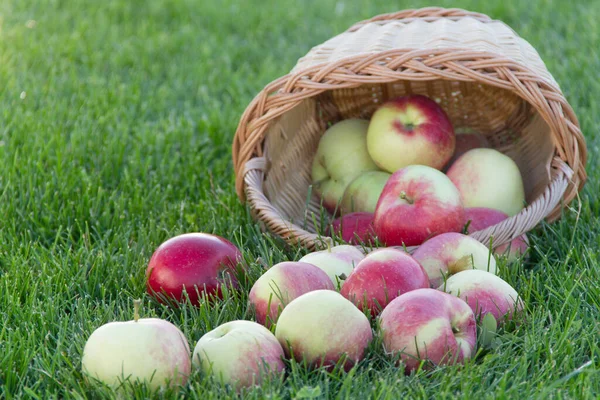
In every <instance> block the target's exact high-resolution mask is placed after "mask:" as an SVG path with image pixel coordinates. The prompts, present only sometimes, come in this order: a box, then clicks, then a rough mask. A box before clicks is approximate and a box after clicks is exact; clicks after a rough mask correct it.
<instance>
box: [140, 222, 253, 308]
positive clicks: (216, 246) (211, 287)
mask: <svg viewBox="0 0 600 400" xmlns="http://www.w3.org/2000/svg"><path fill="white" fill-rule="evenodd" d="M242 271H243V264H242V253H240V251H239V249H238V248H237V247H235V245H233V243H231V242H229V241H228V240H226V239H224V238H222V237H219V236H216V235H211V234H208V233H186V234H183V235H179V236H175V237H173V238H171V239H169V240H167V241H166V242H164V243H162V244H161V245H160V246H159V247H158V248H157V249H156V251H155V252H154V254H153V255H152V258H151V259H150V262H149V263H148V269H147V270H146V277H147V290H148V293H149V294H151V295H153V296H155V297H156V298H158V299H159V300H161V301H162V300H163V299H164V298H163V296H166V297H168V298H172V299H175V300H177V301H183V300H184V295H183V291H184V289H185V291H186V292H187V295H188V296H189V299H190V301H191V302H192V304H199V302H200V298H201V297H202V295H208V296H213V295H214V296H221V294H222V293H221V290H222V288H223V286H229V287H237V286H238V282H237V278H236V275H237V274H238V273H240V272H242Z"/></svg>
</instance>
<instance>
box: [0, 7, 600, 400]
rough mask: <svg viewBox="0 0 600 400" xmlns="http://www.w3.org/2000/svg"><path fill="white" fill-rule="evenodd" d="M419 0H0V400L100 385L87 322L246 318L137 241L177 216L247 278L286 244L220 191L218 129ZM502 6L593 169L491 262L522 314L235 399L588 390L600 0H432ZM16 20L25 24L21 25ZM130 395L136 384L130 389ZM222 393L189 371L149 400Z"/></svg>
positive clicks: (593, 349)
mask: <svg viewBox="0 0 600 400" xmlns="http://www.w3.org/2000/svg"><path fill="white" fill-rule="evenodd" d="M430 4H431V3H428V2H426V1H410V2H409V1H396V2H390V1H384V0H377V1H373V0H368V1H367V0H362V1H352V2H351V1H333V0H330V1H323V0H321V1H312V0H311V1H303V2H286V3H285V4H283V2H280V1H276V0H268V1H261V2H258V1H255V2H252V1H250V0H243V1H236V0H224V1H215V2H209V1H192V0H172V1H167V0H161V1H159V0H156V1H148V2H146V1H141V0H136V1H117V0H106V1H91V0H90V1H80V2H75V1H66V0H42V1H33V0H5V1H3V2H2V3H1V4H0V160H1V161H0V318H1V319H0V320H1V321H2V325H1V326H0V398H3V397H5V398H19V397H23V398H110V397H113V396H115V395H116V394H115V393H114V392H112V391H111V390H110V389H108V388H106V387H102V386H99V385H95V384H91V383H89V382H87V381H86V380H85V379H84V377H83V376H82V374H81V372H80V364H81V353H82V348H83V346H84V344H85V341H86V339H87V337H88V336H89V334H90V333H91V332H92V331H93V330H94V329H95V328H97V327H98V326H100V325H101V324H104V323H106V322H108V321H112V320H124V319H130V318H131V316H132V299H134V298H137V297H141V298H143V300H144V311H143V312H144V314H145V315H146V316H159V317H162V318H166V319H168V320H169V321H171V322H173V323H175V324H177V325H178V326H179V327H180V328H181V329H182V331H183V332H184V333H185V335H186V337H187V338H188V339H189V341H190V344H191V346H194V345H195V342H196V340H198V339H199V338H200V336H201V335H202V334H203V333H205V332H206V331H208V330H209V329H212V328H214V327H215V326H217V325H218V324H220V323H223V322H226V321H228V320H232V319H236V318H243V317H244V316H245V312H246V309H245V300H246V295H245V294H244V293H242V294H240V295H237V296H232V297H229V298H226V299H225V300H223V301H222V302H218V303H217V304H216V305H215V306H214V308H208V307H206V306H204V307H201V308H199V309H197V308H194V307H189V306H188V307H182V308H180V309H170V308H167V307H165V306H161V305H159V304H158V303H156V302H154V301H152V300H151V299H150V298H149V297H148V296H146V294H145V282H144V272H145V267H146V265H147V262H148V259H149V257H150V256H151V254H152V252H153V250H154V249H155V248H156V247H157V246H158V245H159V244H160V243H161V242H162V241H164V240H166V239H167V238H169V237H171V236H174V235H177V234H179V233H183V232H190V231H204V232H214V233H217V234H219V235H222V236H224V237H227V238H229V239H231V240H232V241H234V242H235V243H236V244H237V245H238V246H239V247H240V248H242V249H244V256H245V258H246V260H247V261H248V262H249V263H250V267H251V273H250V281H249V282H248V283H247V285H246V286H247V287H248V286H250V284H251V283H252V281H253V280H255V279H256V278H257V277H258V276H259V274H260V265H259V264H258V263H256V262H255V260H256V259H257V258H258V257H261V258H262V259H263V260H265V261H266V262H267V263H268V264H270V265H272V264H274V263H276V262H279V261H283V260H287V259H297V258H298V257H299V256H300V255H301V254H302V251H301V250H296V249H289V248H286V247H284V246H283V245H282V244H281V243H280V242H279V241H277V240H275V239H273V238H272V237H271V236H269V235H266V234H262V233H261V232H260V230H259V228H258V227H257V225H256V224H255V223H254V222H253V221H252V218H251V217H250V213H249V212H248V210H247V209H246V207H245V206H244V205H242V204H240V203H239V202H238V200H237V198H236V196H235V194H234V181H233V169H232V163H231V141H232V138H233V133H234V131H235V128H236V126H237V122H238V120H239V117H240V115H241V113H242V112H243V110H244V108H245V106H246V105H247V104H248V103H249V102H250V100H251V99H252V97H253V96H254V95H255V94H256V93H257V92H258V91H259V90H260V89H261V88H262V87H263V86H264V85H265V84H267V83H268V82H269V81H271V80H273V79H275V78H277V77H279V76H281V75H283V74H285V73H286V72H287V71H289V70H290V69H291V67H292V66H293V65H294V63H295V61H296V60H297V59H298V58H299V57H300V56H302V55H303V54H305V53H306V52H307V51H308V50H309V49H310V48H311V47H312V46H313V45H316V44H318V43H321V42H322V41H324V40H326V39H327V38H329V37H331V36H332V35H334V34H336V33H338V32H341V31H343V30H344V29H345V28H346V27H348V26H349V25H350V24H352V23H353V22H355V21H357V20H360V19H364V18H368V17H370V16H373V15H376V14H379V13H382V12H390V11H395V10H399V9H402V8H409V7H416V6H425V5H430ZM438 4H439V5H445V6H460V7H463V8H467V9H472V10H476V11H481V12H485V13H488V14H489V15H491V16H493V17H494V18H497V19H502V20H504V21H505V22H507V23H508V24H509V25H511V26H512V27H513V28H515V29H516V30H517V32H519V33H520V34H521V35H522V36H523V37H524V38H526V39H527V40H528V41H529V42H530V43H532V44H533V46H534V47H536V48H537V49H538V51H539V52H540V54H541V56H542V58H543V59H544V60H545V62H546V63H547V65H548V68H549V70H550V71H551V72H552V73H553V75H554V76H555V78H556V80H557V81H558V82H559V83H560V85H561V87H562V89H563V91H564V92H565V94H566V96H567V98H568V100H569V101H570V103H571V104H572V105H573V107H574V109H575V111H576V113H577V114H578V116H579V118H580V122H581V125H582V129H583V131H584V133H585V134H586V137H587V143H588V149H589V156H590V157H589V160H590V161H589V162H588V172H589V175H590V179H589V182H588V184H587V186H586V187H585V189H584V190H583V192H582V193H581V197H580V199H579V200H578V201H576V202H574V203H573V204H572V205H571V207H570V208H569V209H568V210H566V211H565V215H564V217H563V218H562V219H561V220H560V221H559V222H557V223H555V224H552V225H546V224H544V225H542V226H541V227H539V228H538V229H536V230H535V231H534V232H533V233H532V234H531V239H532V242H533V246H532V252H531V258H530V261H529V262H528V263H526V264H523V265H517V266H515V267H511V268H503V269H502V276H503V277H504V278H505V279H506V280H507V281H508V282H509V283H511V284H512V285H514V286H515V287H516V288H517V289H518V291H519V292H520V293H521V294H522V296H523V299H524V301H525V303H526V304H527V309H526V312H527V321H526V323H524V324H523V325H521V326H520V327H518V328H517V329H515V330H514V331H512V332H510V333H507V334H505V335H503V336H501V337H500V339H499V341H498V342H497V343H496V344H495V348H494V349H493V350H491V351H489V352H487V353H485V354H480V355H479V356H478V357H477V359H476V360H474V361H473V362H470V363H469V364H468V365H467V366H465V367H463V368H455V367H445V368H438V369H435V370H433V371H430V372H420V373H418V374H416V375H413V376H404V375H403V374H402V373H401V372H400V371H399V370H398V369H397V368H396V367H394V365H393V363H392V362H391V361H390V360H387V359H386V358H385V357H384V355H383V354H382V351H381V348H380V347H379V346H373V347H372V348H371V349H370V351H369V356H368V358H367V360H366V361H364V362H362V363H361V364H360V365H359V366H358V367H357V368H355V369H354V370H352V371H351V372H350V373H349V374H344V373H340V372H333V373H327V372H325V371H322V370H314V371H309V370H307V369H306V368H303V367H302V366H301V365H298V364H291V365H290V368H289V374H288V376H287V378H286V379H285V380H284V381H274V382H270V383H269V384H267V385H264V386H263V387H262V388H257V389H255V390H253V391H248V392H244V394H245V395H247V396H248V397H251V398H261V397H270V398H327V397H339V398H367V397H373V398H380V399H383V398H385V399H396V398H401V397H406V398H431V397H436V398H437V397H439V398H469V399H474V398H490V399H491V398H523V399H524V398H532V397H533V398H543V399H546V398H589V399H593V398H598V396H600V365H599V357H600V345H599V342H600V325H599V322H598V321H600V312H599V309H600V279H599V276H600V267H599V262H600V257H599V255H600V250H599V248H600V246H599V245H600V239H599V237H600V236H599V235H600V222H599V220H598V216H599V215H600V202H599V200H598V195H597V193H598V191H599V190H600V187H599V185H598V178H599V177H600V169H599V168H598V166H599V164H598V161H597V159H598V157H599V156H600V151H599V145H600V135H599V129H598V126H600V114H599V113H598V110H599V109H600V80H598V71H600V52H599V50H598V48H599V47H600V40H599V38H600V32H599V28H598V24H597V21H598V20H600V3H598V1H596V0H590V1H581V2H577V3H576V4H575V5H572V4H568V3H567V2H561V1H558V0H555V1H552V0H545V1H534V2H531V3H528V2H516V1H504V2H493V1H484V0H464V1H449V0H448V1H438ZM28 21H35V23H34V22H28ZM129 390H130V391H129V394H130V395H135V397H138V398H143V397H148V396H150V395H151V393H150V392H149V390H148V389H147V388H145V387H142V386H136V387H133V388H131V389H129ZM234 395H235V393H234V392H232V391H231V390H230V389H228V388H224V387H222V386H221V385H220V384H219V383H218V382H215V381H212V380H210V379H208V378H206V377H205V376H202V374H200V373H197V372H195V373H194V374H193V376H192V377H191V379H190V383H189V384H188V385H187V386H185V387H181V388H176V389H173V390H171V391H168V392H164V393H159V394H158V396H160V397H165V398H175V397H179V398H183V397H186V398H197V399H208V398H222V397H227V396H234Z"/></svg>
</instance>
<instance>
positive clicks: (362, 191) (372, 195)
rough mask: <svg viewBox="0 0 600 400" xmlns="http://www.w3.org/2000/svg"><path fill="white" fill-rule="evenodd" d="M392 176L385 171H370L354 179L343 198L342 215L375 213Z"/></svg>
mask: <svg viewBox="0 0 600 400" xmlns="http://www.w3.org/2000/svg"><path fill="white" fill-rule="evenodd" d="M390 176H391V175H390V174H388V173H387V172H383V171H368V172H363V173H362V174H360V175H358V176H357V177H356V178H354V180H352V182H350V183H349V184H348V187H346V190H345V191H344V195H343V196H342V202H341V204H340V208H341V210H342V213H344V214H347V213H351V212H369V213H373V212H375V207H376V206H377V201H378V200H379V196H380V195H381V192H382V190H383V187H384V186H385V183H386V182H387V180H388V179H389V178H390Z"/></svg>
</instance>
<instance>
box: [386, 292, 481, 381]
mask: <svg viewBox="0 0 600 400" xmlns="http://www.w3.org/2000/svg"><path fill="white" fill-rule="evenodd" d="M379 327H380V329H381V336H382V339H383V348H384V351H385V352H386V353H387V354H389V355H392V356H397V355H399V356H400V359H401V360H402V361H403V362H404V366H405V372H406V373H410V372H411V371H414V370H416V369H418V368H419V366H420V365H421V363H426V364H425V367H427V366H429V365H431V364H433V365H452V364H462V363H464V362H465V361H466V360H468V359H470V358H471V357H473V356H474V355H475V345H476V343H477V326H476V322H475V316H474V314H473V311H472V310H471V307H469V305H468V304H467V303H465V302H464V301H463V300H461V299H459V298H458V297H455V296H452V295H449V294H448V293H444V292H441V291H439V290H435V289H417V290H413V291H410V292H408V293H404V294H403V295H400V296H398V297H396V298H395V299H394V300H392V301H391V302H390V304H388V306H387V307H386V308H385V309H384V310H383V312H382V313H381V315H380V316H379Z"/></svg>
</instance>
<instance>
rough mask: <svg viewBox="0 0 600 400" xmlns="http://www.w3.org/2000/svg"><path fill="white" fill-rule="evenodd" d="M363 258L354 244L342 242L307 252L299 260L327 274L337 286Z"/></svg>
mask: <svg viewBox="0 0 600 400" xmlns="http://www.w3.org/2000/svg"><path fill="white" fill-rule="evenodd" d="M364 258H365V255H364V254H363V252H362V251H360V250H359V249H358V248H356V247H355V246H350V245H347V244H343V245H340V246H333V247H330V248H328V249H327V250H321V251H315V252H312V253H308V254H307V255H305V256H304V257H302V258H301V259H300V260H299V261H300V262H305V263H309V264H312V265H314V266H316V267H318V268H320V269H322V270H323V271H325V273H326V274H327V275H328V276H329V278H330V279H331V281H332V282H333V284H334V285H335V286H336V287H338V286H340V284H342V283H343V281H344V280H345V279H346V278H347V277H348V276H350V274H351V273H352V270H354V267H355V266H356V265H357V264H358V263H359V262H360V261H361V260H362V259H364Z"/></svg>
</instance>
